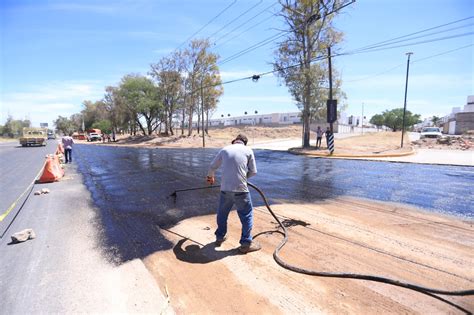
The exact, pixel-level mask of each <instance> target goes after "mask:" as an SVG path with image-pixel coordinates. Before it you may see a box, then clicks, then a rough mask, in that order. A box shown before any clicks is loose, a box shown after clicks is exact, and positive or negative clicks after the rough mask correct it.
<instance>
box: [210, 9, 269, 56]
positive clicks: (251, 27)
mask: <svg viewBox="0 0 474 315" xmlns="http://www.w3.org/2000/svg"><path fill="white" fill-rule="evenodd" d="M271 18H273V15H270V16H269V17H267V18H266V19H263V20H261V21H260V22H258V23H256V24H253V25H251V26H249V27H248V28H246V29H245V30H243V31H242V32H240V33H239V34H237V35H235V36H234V37H232V38H229V39H228V40H226V41H224V42H222V43H220V44H218V45H216V46H214V49H215V48H217V47H220V46H223V45H224V44H226V43H228V42H230V41H231V40H233V39H235V38H237V37H239V36H240V35H242V34H244V33H245V32H248V31H249V30H251V29H253V28H255V27H257V26H259V25H260V24H262V23H264V22H266V21H268V20H269V19H271Z"/></svg>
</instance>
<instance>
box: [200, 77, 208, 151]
mask: <svg viewBox="0 0 474 315" xmlns="http://www.w3.org/2000/svg"><path fill="white" fill-rule="evenodd" d="M201 112H202V121H201V126H202V147H203V148H205V147H206V133H205V131H204V92H203V88H202V79H201ZM198 115H199V114H198Z"/></svg>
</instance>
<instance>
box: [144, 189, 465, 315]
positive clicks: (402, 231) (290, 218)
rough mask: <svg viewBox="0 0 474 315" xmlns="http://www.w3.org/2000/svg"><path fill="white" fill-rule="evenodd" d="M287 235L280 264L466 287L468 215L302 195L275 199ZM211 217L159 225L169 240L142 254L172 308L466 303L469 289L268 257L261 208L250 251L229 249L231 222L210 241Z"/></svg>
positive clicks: (442, 310) (363, 308) (284, 309)
mask: <svg viewBox="0 0 474 315" xmlns="http://www.w3.org/2000/svg"><path fill="white" fill-rule="evenodd" d="M272 207H273V210H274V211H275V212H276V213H277V214H278V216H279V218H280V220H285V223H286V225H287V226H288V230H289V241H288V243H287V245H286V246H285V247H284V248H283V250H282V251H281V257H282V259H283V260H284V261H286V262H287V263H290V264H293V265H296V266H299V267H302V268H307V269H312V270H318V271H325V272H335V273H357V274H366V275H378V276H382V277H387V278H391V279H396V280H399V281H403V282H410V283H414V284H417V285H422V286H427V287H432V288H438V289H444V290H460V289H472V287H473V283H474V251H473V250H472V249H473V247H474V242H473V240H474V228H473V226H472V222H468V221H462V220H460V219H455V218H450V217H443V216H439V215H433V214H429V213H425V212H421V211H419V210H417V209H414V208H410V207H406V206H402V205H399V204H391V203H383V202H373V201H366V200H361V199H355V198H346V197H343V198H337V199H333V200H327V201H324V202H321V203H316V204H314V203H312V204H288V203H286V204H278V205H273V206H272ZM214 229H215V216H213V215H210V216H203V217H195V218H191V219H187V220H185V221H182V222H180V224H179V225H177V226H174V227H172V228H171V229H166V230H165V229H161V230H160V232H161V233H163V234H164V235H165V236H166V237H167V238H168V239H169V240H170V241H171V242H173V243H174V244H175V246H174V248H173V249H172V250H169V251H161V252H156V253H154V254H151V255H150V256H148V257H146V258H145V259H144V262H145V265H146V266H147V268H148V269H149V270H150V272H151V273H152V274H153V276H154V277H155V279H156V280H157V282H158V283H160V284H162V286H163V287H164V286H165V287H166V288H167V290H168V293H169V296H170V306H171V307H172V308H173V309H174V310H175V311H176V313H178V314H185V313H190V312H191V313H194V314H209V313H212V314H224V313H226V314H227V313H239V314H240V313H241V314H246V313H254V314H262V313H272V314H280V313H281V314H294V313H324V314H382V313H392V314H400V313H405V314H406V313H424V314H448V313H456V312H459V309H456V307H458V308H461V309H465V310H470V311H472V310H474V297H472V296H471V297H445V298H446V300H447V301H449V302H450V303H453V304H455V305H456V306H452V305H449V304H447V303H446V302H443V301H440V300H437V299H434V298H432V297H429V296H427V295H424V294H421V293H418V292H415V291H412V290H408V289H404V288H400V287H396V286H392V285H387V284H383V283H378V282H372V281H363V280H352V279H338V278H331V277H329V278H323V277H315V276H308V275H303V274H299V273H295V272H292V271H289V270H286V269H284V268H282V267H280V266H279V265H278V264H277V263H276V262H275V261H274V260H273V257H272V253H273V251H274V249H275V248H276V246H277V245H278V244H279V243H280V241H281V239H282V236H281V235H280V234H279V233H275V232H276V230H277V223H276V222H275V220H274V219H273V218H272V217H271V216H270V214H269V213H268V211H267V210H266V209H265V208H263V207H258V208H256V213H255V222H254V231H253V234H254V235H257V237H256V239H257V240H258V241H259V242H260V243H261V244H262V247H263V249H262V250H261V251H259V252H255V253H250V254H247V255H241V254H239V253H238V251H237V247H238V245H239V244H238V239H239V235H240V222H239V220H238V217H237V215H236V214H235V212H232V213H231V216H230V218H229V234H228V240H227V241H226V242H225V243H224V244H223V245H222V246H221V247H219V248H217V247H215V246H214V243H213V241H214V234H213V232H214Z"/></svg>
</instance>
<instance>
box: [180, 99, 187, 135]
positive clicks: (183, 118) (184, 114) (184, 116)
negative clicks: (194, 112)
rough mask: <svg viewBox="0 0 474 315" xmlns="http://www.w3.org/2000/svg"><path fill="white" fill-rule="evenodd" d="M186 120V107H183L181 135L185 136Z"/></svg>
mask: <svg viewBox="0 0 474 315" xmlns="http://www.w3.org/2000/svg"><path fill="white" fill-rule="evenodd" d="M184 100H185V102H184V103H185V104H186V99H184ZM185 121H186V109H185V108H184V107H183V117H182V119H181V135H182V136H184V122H185Z"/></svg>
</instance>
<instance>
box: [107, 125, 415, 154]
mask: <svg viewBox="0 0 474 315" xmlns="http://www.w3.org/2000/svg"><path fill="white" fill-rule="evenodd" d="M301 131H302V130H301V126H300V125H289V126H282V127H265V126H243V127H240V128H237V127H227V128H222V129H211V130H210V131H209V136H206V138H205V145H206V147H211V148H212V147H214V148H219V147H223V146H226V145H228V144H230V143H231V141H232V140H233V139H234V138H235V136H236V135H237V134H239V133H244V134H245V135H247V137H248V139H249V142H248V145H249V146H254V147H262V145H263V146H268V145H270V146H271V145H272V144H276V145H277V146H278V143H279V142H288V143H293V144H295V145H297V146H298V145H299V146H300V145H301ZM310 136H311V144H312V145H314V143H315V141H316V134H315V133H314V132H311V135H310ZM345 136H350V137H343V136H342V135H339V134H336V135H335V137H336V139H337V144H336V146H337V152H339V153H348V152H350V153H353V154H361V153H375V154H377V153H387V152H394V151H397V152H400V149H399V147H400V139H401V133H400V132H375V133H374V132H371V133H365V134H363V135H360V134H350V135H345ZM404 143H405V144H406V148H404V149H402V151H403V150H405V151H406V150H409V149H410V140H409V138H408V137H405V141H404ZM106 144H111V145H123V146H134V147H173V148H177V147H178V148H195V147H202V146H203V141H202V136H201V135H198V134H197V133H193V135H191V136H189V137H188V136H181V135H174V136H169V137H166V136H135V137H129V136H119V138H118V141H117V142H115V143H106ZM322 149H326V138H325V137H323V140H322Z"/></svg>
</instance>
